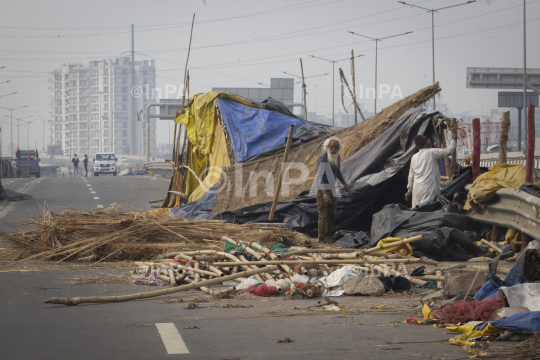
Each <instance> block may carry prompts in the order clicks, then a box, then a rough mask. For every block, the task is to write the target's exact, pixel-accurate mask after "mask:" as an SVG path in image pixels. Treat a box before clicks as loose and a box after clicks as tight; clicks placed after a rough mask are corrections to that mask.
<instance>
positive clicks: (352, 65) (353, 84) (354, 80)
mask: <svg viewBox="0 0 540 360" xmlns="http://www.w3.org/2000/svg"><path fill="white" fill-rule="evenodd" d="M351 75H352V86H353V87H352V90H353V95H352V96H353V99H354V100H356V78H355V76H354V49H353V50H351ZM354 109H355V111H354V123H355V124H358V113H357V112H356V111H358V108H357V104H356V101H355V102H354Z"/></svg>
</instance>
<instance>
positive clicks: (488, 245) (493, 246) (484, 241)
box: [480, 239, 503, 254]
mask: <svg viewBox="0 0 540 360" xmlns="http://www.w3.org/2000/svg"><path fill="white" fill-rule="evenodd" d="M480 243H481V244H483V245H486V246H487V247H489V248H490V249H492V250H495V251H496V252H498V253H499V254H502V253H503V251H502V249H499V248H498V247H497V246H496V245H495V244H493V243H492V242H489V241H487V240H486V239H482V240H480Z"/></svg>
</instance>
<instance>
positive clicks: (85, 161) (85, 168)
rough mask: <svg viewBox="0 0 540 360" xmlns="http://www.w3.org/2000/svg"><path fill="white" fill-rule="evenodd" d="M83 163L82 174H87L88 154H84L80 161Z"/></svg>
mask: <svg viewBox="0 0 540 360" xmlns="http://www.w3.org/2000/svg"><path fill="white" fill-rule="evenodd" d="M82 162H83V164H84V172H85V174H84V176H88V156H87V155H86V154H84V160H83V161H82Z"/></svg>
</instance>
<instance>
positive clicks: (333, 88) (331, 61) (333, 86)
mask: <svg viewBox="0 0 540 360" xmlns="http://www.w3.org/2000/svg"><path fill="white" fill-rule="evenodd" d="M309 56H311V57H312V58H314V59H319V60H323V61H326V62H329V63H332V126H335V115H336V112H335V106H334V105H335V101H336V99H335V97H334V92H335V90H336V86H335V82H336V76H335V74H336V71H335V65H336V63H337V62H340V61H343V60H350V59H351V58H345V59H339V60H328V59H323V58H321V57H318V56H313V55H309ZM360 56H363V55H359V56H358V57H360Z"/></svg>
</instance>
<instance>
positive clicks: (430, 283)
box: [414, 278, 437, 289]
mask: <svg viewBox="0 0 540 360" xmlns="http://www.w3.org/2000/svg"><path fill="white" fill-rule="evenodd" d="M419 279H420V280H422V278H419ZM426 282H427V284H426V285H425V286H421V285H415V286H414V287H416V288H423V289H435V288H437V281H435V280H428V281H426Z"/></svg>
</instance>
